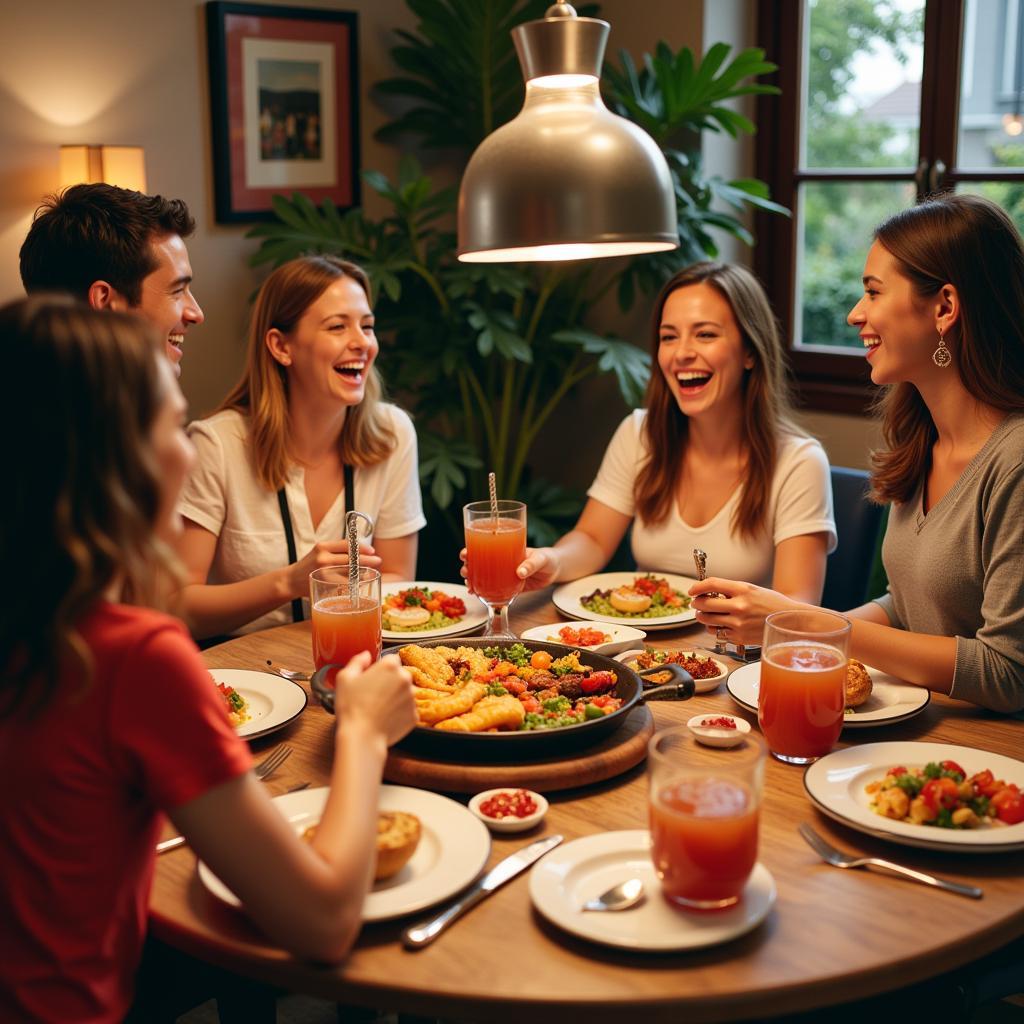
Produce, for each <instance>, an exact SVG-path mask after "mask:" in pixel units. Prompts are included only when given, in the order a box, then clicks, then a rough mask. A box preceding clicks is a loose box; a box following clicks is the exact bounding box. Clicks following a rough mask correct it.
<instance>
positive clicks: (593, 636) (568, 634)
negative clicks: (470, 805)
mask: <svg viewBox="0 0 1024 1024" xmlns="http://www.w3.org/2000/svg"><path fill="white" fill-rule="evenodd" d="M558 636H559V637H560V638H561V641H562V643H563V644H568V645H569V646H570V647H596V646H597V645H598V644H604V643H607V642H608V641H609V640H611V637H610V636H609V635H608V634H607V633H602V632H601V630H599V629H590V628H589V627H587V626H581V627H580V628H579V629H574V628H573V627H572V626H563V627H562V628H561V629H560V630H559V631H558Z"/></svg>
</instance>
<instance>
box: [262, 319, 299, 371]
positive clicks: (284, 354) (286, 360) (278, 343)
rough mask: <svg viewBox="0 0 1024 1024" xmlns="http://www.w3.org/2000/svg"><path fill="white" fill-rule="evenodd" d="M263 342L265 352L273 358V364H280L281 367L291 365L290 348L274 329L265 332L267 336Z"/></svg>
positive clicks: (284, 338) (286, 341)
mask: <svg viewBox="0 0 1024 1024" xmlns="http://www.w3.org/2000/svg"><path fill="white" fill-rule="evenodd" d="M263 342H264V344H265V345H266V346H267V350H268V351H269V352H270V354H271V355H272V356H273V357H274V360H275V362H278V363H280V364H281V366H291V365H292V353H291V346H290V345H289V344H288V339H287V338H286V337H285V336H284V335H283V334H282V333H281V332H280V331H279V330H278V329H277V328H276V327H271V328H270V330H269V331H267V336H266V337H265V338H264V339H263Z"/></svg>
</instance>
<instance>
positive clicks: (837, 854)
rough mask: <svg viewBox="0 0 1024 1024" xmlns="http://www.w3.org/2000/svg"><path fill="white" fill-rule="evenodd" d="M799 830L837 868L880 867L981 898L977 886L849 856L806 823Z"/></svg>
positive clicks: (919, 880) (915, 879) (871, 859)
mask: <svg viewBox="0 0 1024 1024" xmlns="http://www.w3.org/2000/svg"><path fill="white" fill-rule="evenodd" d="M799 832H800V835H802V836H803V837H804V839H805V840H806V841H807V844H808V846H810V847H811V849H812V850H814V851H815V852H816V853H817V854H818V855H819V856H820V857H821V858H822V860H825V861H827V862H828V863H829V864H833V865H834V866H835V867H837V868H882V869H883V870H884V871H889V872H892V873H893V874H895V875H902V876H904V877H905V878H910V879H913V880H914V881H915V882H921V883H923V884H924V885H933V886H935V888H937V889H945V890H946V891H947V892H955V893H956V894H957V895H958V896H969V897H970V898H971V899H974V900H980V899H981V896H982V893H981V890H980V889H979V888H977V886H974V885H961V884H960V883H959V882H948V881H946V879H944V878H936V877H935V876H934V875H928V874H925V872H923V871H915V870H914V869H913V868H908V867H905V866H904V865H903V864H894V863H893V862H892V861H891V860H883V859H882V858H881V857H851V856H850V855H849V854H846V853H843V852H842V851H840V850H837V849H836V848H835V847H834V846H832V845H831V844H830V843H827V842H826V841H825V840H824V839H822V837H821V836H819V835H818V833H817V832H815V831H814V829H813V828H811V826H810V825H807V824H803V825H801V826H800V828H799Z"/></svg>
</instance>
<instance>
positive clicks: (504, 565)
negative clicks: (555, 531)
mask: <svg viewBox="0 0 1024 1024" xmlns="http://www.w3.org/2000/svg"><path fill="white" fill-rule="evenodd" d="M462 516H463V522H464V524H465V527H466V574H467V579H468V581H469V587H470V590H472V591H473V592H474V593H475V594H476V595H477V597H479V598H480V600H481V601H483V603H484V604H485V605H486V606H487V628H486V629H485V630H484V632H483V635H484V636H491V637H497V638H500V639H502V640H515V639H516V637H515V634H513V632H512V631H511V630H510V629H509V625H508V608H509V605H510V604H511V603H512V600H513V599H514V598H515V596H516V594H519V593H521V592H522V589H523V581H522V580H521V579H520V578H519V577H518V576H517V575H516V569H517V568H519V564H520V562H522V560H523V559H524V558H525V557H526V506H525V505H524V504H523V503H522V502H521V501H508V500H504V499H503V500H500V501H496V502H494V504H493V506H492V503H491V502H489V501H471V502H470V503H469V504H468V505H466V506H464V508H463V510H462Z"/></svg>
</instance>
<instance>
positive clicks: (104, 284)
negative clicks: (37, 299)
mask: <svg viewBox="0 0 1024 1024" xmlns="http://www.w3.org/2000/svg"><path fill="white" fill-rule="evenodd" d="M194 228H195V221H194V220H193V219H192V217H191V216H190V214H189V212H188V207H187V206H186V205H185V204H184V202H182V200H180V199H164V197H163V196H147V195H143V194H142V193H141V192H131V191H129V190H128V189H123V188H116V187H114V186H113V185H105V184H101V183H98V184H92V185H73V186H72V187H71V188H69V189H66V190H65V191H64V192H63V193H61V194H60V195H53V196H50V197H49V198H48V199H47V200H46V202H45V203H43V205H42V206H41V207H40V208H39V209H38V210H37V211H36V216H35V220H34V221H33V223H32V227H31V228H30V229H29V232H28V235H27V237H26V238H25V241H24V243H23V245H22V247H21V255H20V260H21V280H22V283H23V284H24V286H25V291H27V292H30V293H31V292H41V291H49V292H70V293H71V294H72V295H74V296H75V297H76V298H78V299H80V300H81V301H83V302H86V303H88V304H89V305H90V306H92V307H93V309H114V310H119V311H127V312H132V313H136V314H137V315H139V316H141V317H142V318H143V319H145V320H148V321H149V322H150V323H151V324H153V326H154V327H156V328H157V329H158V330H159V332H160V336H161V337H162V338H163V339H164V344H165V346H166V349H167V357H168V358H169V359H170V360H171V363H172V365H173V366H174V369H175V372H177V373H178V374H180V373H181V367H180V366H179V365H178V364H179V363H180V362H181V356H182V345H183V344H184V342H185V332H186V331H187V330H188V329H189V328H190V327H191V326H192V325H193V324H201V323H202V322H203V311H202V310H201V309H200V308H199V303H197V302H196V300H195V298H193V296H192V291H191V283H192V267H191V265H190V264H189V259H188V250H187V249H186V248H185V242H184V241H183V239H185V238H187V237H188V236H189V235H190V234H191V233H192V231H193V229H194Z"/></svg>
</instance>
